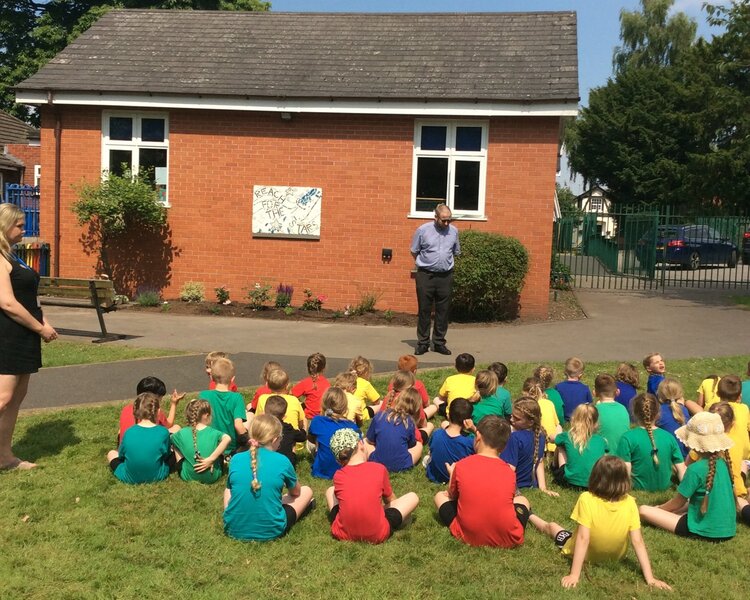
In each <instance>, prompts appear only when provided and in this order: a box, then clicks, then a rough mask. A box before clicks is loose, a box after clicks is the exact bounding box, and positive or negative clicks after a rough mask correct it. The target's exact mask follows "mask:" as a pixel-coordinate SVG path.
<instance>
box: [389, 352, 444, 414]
mask: <svg viewBox="0 0 750 600" xmlns="http://www.w3.org/2000/svg"><path fill="white" fill-rule="evenodd" d="M418 365H419V361H418V360H417V357H416V356H414V355H413V354H404V355H403V356H399V357H398V363H397V365H396V368H397V369H398V370H399V371H409V372H410V373H411V374H412V375H414V378H415V379H414V385H413V386H412V387H413V388H414V389H415V390H417V391H418V392H419V397H420V398H421V399H422V408H423V409H424V413H425V417H426V418H427V419H431V418H432V417H433V416H434V415H435V413H436V412H437V406H435V405H434V404H431V403H430V395H429V394H428V393H427V388H426V387H425V385H424V383H422V381H420V380H419V379H416V376H417V366H418ZM388 391H389V392H390V391H391V384H388Z"/></svg>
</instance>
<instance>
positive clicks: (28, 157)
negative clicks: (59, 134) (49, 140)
mask: <svg viewBox="0 0 750 600" xmlns="http://www.w3.org/2000/svg"><path fill="white" fill-rule="evenodd" d="M6 147H7V149H8V154H10V155H11V156H13V157H14V158H17V159H18V160H20V161H21V162H22V163H23V164H24V165H25V167H26V168H25V169H24V170H23V173H22V175H21V180H20V181H19V182H18V183H20V184H22V185H34V165H39V164H41V162H40V161H41V149H40V148H39V146H29V145H27V144H6Z"/></svg>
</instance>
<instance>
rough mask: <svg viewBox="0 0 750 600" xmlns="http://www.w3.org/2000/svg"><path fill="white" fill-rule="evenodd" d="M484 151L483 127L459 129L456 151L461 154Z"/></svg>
mask: <svg viewBox="0 0 750 600" xmlns="http://www.w3.org/2000/svg"><path fill="white" fill-rule="evenodd" d="M481 149H482V128H481V127H457V128H456V150H458V151H461V152H479V151H480V150H481Z"/></svg>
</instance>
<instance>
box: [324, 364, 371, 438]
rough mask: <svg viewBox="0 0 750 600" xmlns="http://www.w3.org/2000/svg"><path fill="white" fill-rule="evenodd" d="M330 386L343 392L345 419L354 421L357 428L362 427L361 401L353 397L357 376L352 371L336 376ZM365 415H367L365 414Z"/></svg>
mask: <svg viewBox="0 0 750 600" xmlns="http://www.w3.org/2000/svg"><path fill="white" fill-rule="evenodd" d="M331 386H332V387H337V388H339V389H341V390H344V394H346V404H347V412H346V418H347V419H349V420H350V421H354V422H355V423H356V424H357V427H362V423H363V422H364V416H363V414H362V412H363V409H362V401H361V400H360V399H359V398H357V397H356V396H355V395H354V392H355V390H356V389H357V375H356V374H355V373H354V372H353V371H345V372H344V373H339V374H338V375H336V378H335V379H334V380H333V383H332V384H331ZM365 414H367V413H366V412H365Z"/></svg>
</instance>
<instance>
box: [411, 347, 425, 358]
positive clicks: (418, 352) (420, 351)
mask: <svg viewBox="0 0 750 600" xmlns="http://www.w3.org/2000/svg"><path fill="white" fill-rule="evenodd" d="M427 350H428V347H427V346H417V347H416V348H414V354H416V355H417V356H420V355H422V354H424V353H425V352H427Z"/></svg>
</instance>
